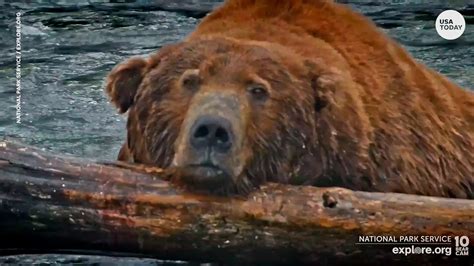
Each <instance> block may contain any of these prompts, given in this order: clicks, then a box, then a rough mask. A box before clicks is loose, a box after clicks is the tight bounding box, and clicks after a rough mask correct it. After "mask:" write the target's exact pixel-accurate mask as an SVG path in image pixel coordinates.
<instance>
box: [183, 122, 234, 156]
mask: <svg viewBox="0 0 474 266" xmlns="http://www.w3.org/2000/svg"><path fill="white" fill-rule="evenodd" d="M190 142H191V146H192V147H193V148H194V149H195V150H196V151H203V152H205V151H207V150H208V149H213V150H215V151H217V152H220V153H226V152H228V151H229V150H230V148H231V147H232V131H231V125H230V122H229V121H228V120H227V119H225V118H222V117H218V116H202V117H200V118H198V119H197V120H196V122H195V123H194V126H193V128H192V129H191V140H190Z"/></svg>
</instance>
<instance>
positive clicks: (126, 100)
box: [105, 57, 147, 113]
mask: <svg viewBox="0 0 474 266" xmlns="http://www.w3.org/2000/svg"><path fill="white" fill-rule="evenodd" d="M146 68H147V61H145V59H143V58H138V57H135V58H131V59H128V60H127V61H125V62H123V63H121V64H119V65H117V66H116V67H115V68H114V69H113V70H112V71H111V72H110V74H109V75H108V77H107V81H106V87H105V91H106V92H107V94H108V95H109V97H110V100H111V102H112V103H113V104H114V105H115V106H116V107H117V108H118V109H119V112H120V113H125V112H126V111H127V110H128V108H129V107H130V106H131V105H132V104H133V100H134V98H135V95H136V94H137V91H138V87H139V86H140V84H141V82H142V79H143V77H144V75H145V70H146Z"/></svg>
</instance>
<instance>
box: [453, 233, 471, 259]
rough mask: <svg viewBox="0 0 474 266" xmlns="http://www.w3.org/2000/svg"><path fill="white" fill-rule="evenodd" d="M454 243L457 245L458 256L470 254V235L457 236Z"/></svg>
mask: <svg viewBox="0 0 474 266" xmlns="http://www.w3.org/2000/svg"><path fill="white" fill-rule="evenodd" d="M454 242H455V243H454V245H455V247H456V256H468V255H469V237H467V236H455V237H454Z"/></svg>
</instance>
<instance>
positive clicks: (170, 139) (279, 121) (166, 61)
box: [106, 38, 331, 194]
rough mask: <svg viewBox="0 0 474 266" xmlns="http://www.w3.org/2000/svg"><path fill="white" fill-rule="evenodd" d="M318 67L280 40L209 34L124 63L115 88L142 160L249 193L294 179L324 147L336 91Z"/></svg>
mask: <svg viewBox="0 0 474 266" xmlns="http://www.w3.org/2000/svg"><path fill="white" fill-rule="evenodd" d="M315 68H317V67H316V66H315V65H314V64H313V63H309V62H308V61H307V60H305V59H304V58H302V57H299V56H297V55H296V54H294V53H291V52H288V51H286V49H285V48H284V47H280V46H278V45H274V44H265V43H259V42H245V43H244V42H240V41H236V40H230V39H215V38H214V39H200V40H194V41H189V42H182V43H178V44H173V45H169V46H166V47H164V48H162V49H160V51H159V52H157V53H156V54H153V55H151V56H150V57H149V58H147V59H143V58H132V59H129V60H128V61H126V62H124V63H122V64H120V65H118V66H117V67H116V68H115V69H114V70H113V71H112V72H111V74H110V75H109V77H108V80H107V87H106V91H107V93H108V95H109V96H110V98H111V101H112V102H113V103H114V104H115V105H116V107H117V108H118V109H119V111H120V112H122V113H124V112H127V111H128V122H127V130H128V137H127V144H126V145H127V147H126V148H127V149H128V150H129V151H128V152H129V153H130V154H131V156H132V157H133V161H135V162H138V163H145V164H153V165H156V166H158V167H164V168H166V167H175V168H176V169H180V171H179V172H180V173H181V174H180V175H179V178H178V179H179V181H181V183H184V184H186V185H188V186H190V187H192V188H194V189H197V190H202V191H210V192H213V193H218V194H233V193H246V192H247V191H249V189H250V188H252V187H255V186H258V185H259V184H261V183H262V182H264V181H278V182H287V180H288V178H290V177H291V175H292V173H293V172H295V171H297V170H298V167H300V166H301V165H300V164H301V162H302V161H304V160H302V158H303V157H305V156H308V154H312V153H313V152H316V151H315V149H316V146H317V145H318V144H317V137H316V136H315V135H316V125H315V123H316V119H315V117H317V114H318V112H320V111H321V110H322V109H324V107H325V105H326V104H327V102H328V101H329V98H330V97H331V96H327V93H322V92H321V91H318V90H317V89H315V87H317V86H315V83H318V81H316V80H315V76H314V73H313V72H314V69H315ZM308 70H311V71H308ZM328 97H329V98H328Z"/></svg>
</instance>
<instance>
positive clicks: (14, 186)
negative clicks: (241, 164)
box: [0, 141, 474, 265]
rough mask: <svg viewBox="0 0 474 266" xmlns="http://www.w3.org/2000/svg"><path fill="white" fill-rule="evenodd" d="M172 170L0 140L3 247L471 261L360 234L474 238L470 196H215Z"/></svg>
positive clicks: (233, 258)
mask: <svg viewBox="0 0 474 266" xmlns="http://www.w3.org/2000/svg"><path fill="white" fill-rule="evenodd" d="M172 174H173V173H172V171H165V170H162V169H158V168H153V167H147V166H140V165H129V164H124V163H105V162H102V163H101V162H93V161H89V160H84V159H79V158H72V157H64V156H56V155H53V154H50V153H48V152H45V151H43V150H40V149H37V148H33V147H29V146H25V145H21V144H18V143H15V142H10V141H0V250H1V253H2V254H12V253H21V252H26V253H27V252H58V251H62V252H79V253H86V254H87V253H91V252H92V253H95V254H96V253H97V252H105V253H108V252H114V253H113V254H125V253H127V255H129V254H130V253H133V254H136V255H139V256H145V257H156V258H160V259H171V260H185V261H193V262H218V263H224V264H226V265H228V264H241V263H245V264H262V263H264V264H272V265H274V264H293V265H294V264H316V263H317V264H324V263H329V264H331V265H332V264H336V263H350V264H359V263H360V264H380V263H384V264H388V265H392V264H393V265H396V264H399V263H402V262H403V263H408V264H419V263H429V264H432V265H436V264H441V265H444V263H447V262H449V263H456V262H459V261H469V260H472V256H471V257H469V256H467V257H459V256H455V251H454V240H453V239H452V241H451V243H450V244H448V245H444V246H447V247H452V248H453V250H452V254H451V255H450V256H441V255H411V256H404V255H393V254H392V248H393V246H392V245H363V244H359V243H358V242H359V236H371V235H373V236H375V235H393V236H400V235H417V236H421V235H433V236H441V235H446V236H462V235H466V236H468V237H469V239H470V241H471V243H472V242H474V201H470V200H461V199H447V198H435V197H425V196H416V195H405V194H395V193H368V192H359V191H351V190H347V189H342V188H316V187H297V186H289V185H281V184H268V185H265V186H263V187H262V188H261V189H260V190H258V191H255V192H254V193H252V194H251V195H249V196H248V197H227V198H223V197H211V196H203V195H193V194H190V193H187V192H185V191H182V190H181V189H179V188H176V187H174V186H173V185H171V184H169V183H168V182H166V181H163V180H161V179H160V177H164V176H166V175H172ZM402 246H403V245H402ZM405 246H406V245H405ZM427 246H428V245H427ZM470 252H471V254H472V253H473V252H474V250H473V249H472V248H471V250H470ZM452 265H454V264H452Z"/></svg>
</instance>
